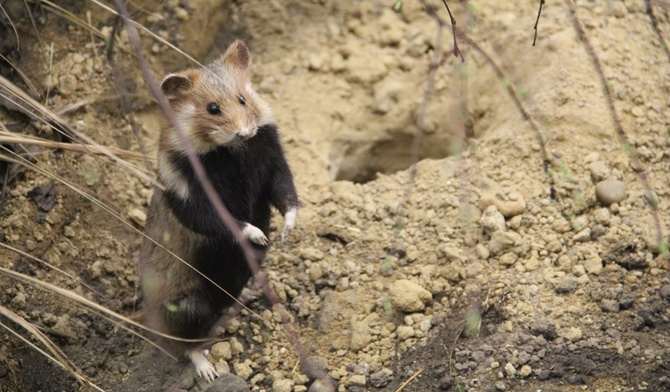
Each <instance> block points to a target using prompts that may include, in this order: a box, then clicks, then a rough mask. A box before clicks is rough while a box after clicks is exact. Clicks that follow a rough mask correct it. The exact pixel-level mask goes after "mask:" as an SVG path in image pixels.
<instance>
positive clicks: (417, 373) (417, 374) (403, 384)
mask: <svg viewBox="0 0 670 392" xmlns="http://www.w3.org/2000/svg"><path fill="white" fill-rule="evenodd" d="M424 370H425V369H424V368H421V369H419V370H417V371H416V372H414V374H412V377H410V378H408V379H407V381H405V382H404V383H402V385H401V386H400V387H398V389H396V390H395V392H400V391H402V390H403V389H404V388H405V387H406V386H407V385H409V383H411V382H412V380H414V379H415V378H417V377H418V376H419V375H420V374H421V373H423V371H424Z"/></svg>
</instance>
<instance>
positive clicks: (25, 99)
mask: <svg viewBox="0 0 670 392" xmlns="http://www.w3.org/2000/svg"><path fill="white" fill-rule="evenodd" d="M5 93H8V94H10V95H9V96H8V95H6V94H5ZM0 96H2V97H5V98H6V99H8V100H10V101H11V102H12V103H14V104H15V105H17V106H18V107H19V108H21V109H22V110H23V111H24V112H25V113H27V114H28V115H29V116H31V117H33V118H35V119H37V120H38V121H42V122H43V123H45V124H47V125H49V126H51V127H52V129H53V130H54V131H56V132H59V133H61V134H64V135H66V136H68V137H74V138H75V139H76V140H78V141H81V142H82V144H81V145H82V146H87V147H86V148H91V149H93V148H95V149H97V150H98V151H100V152H102V153H103V155H105V156H107V157H108V158H110V159H112V160H113V161H114V162H115V163H117V164H119V165H120V166H122V167H124V168H125V169H127V170H129V171H130V172H131V173H133V174H134V175H136V176H138V177H139V178H142V179H143V180H145V181H148V182H151V183H156V182H155V180H154V179H153V178H152V177H151V176H148V175H146V174H145V173H143V172H142V171H141V170H139V169H138V168H137V167H136V166H134V165H132V164H130V163H128V162H126V161H124V160H123V159H121V158H119V157H118V156H116V155H114V154H112V153H110V152H109V149H108V148H107V147H103V146H101V145H100V144H98V143H96V142H95V141H94V140H93V139H91V138H90V137H88V136H86V135H84V134H83V133H81V132H78V131H76V130H74V129H72V128H71V127H70V126H69V125H67V122H66V121H65V120H64V119H63V118H62V117H61V116H59V115H58V114H57V113H55V112H53V111H52V110H51V109H49V108H47V107H46V106H44V105H43V104H41V103H40V102H37V101H36V100H35V99H33V98H32V97H31V96H29V95H28V94H26V92H25V91H23V90H21V89H20V88H18V87H17V86H16V85H15V84H14V83H12V82H10V81H9V80H7V79H5V78H4V77H2V76H0ZM36 113H39V114H41V115H38V114H36ZM54 124H55V125H54Z"/></svg>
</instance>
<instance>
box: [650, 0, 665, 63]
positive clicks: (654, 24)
mask: <svg viewBox="0 0 670 392" xmlns="http://www.w3.org/2000/svg"><path fill="white" fill-rule="evenodd" d="M653 3H654V1H653V0H645V1H644V4H645V8H646V11H647V15H649V19H650V20H651V25H652V27H653V28H654V31H655V32H656V35H657V36H658V42H660V43H661V46H662V47H663V50H664V51H665V55H666V56H668V61H670V49H668V43H667V42H665V38H663V34H661V29H659V28H658V20H657V19H656V15H655V14H654V8H653V5H652V4H653Z"/></svg>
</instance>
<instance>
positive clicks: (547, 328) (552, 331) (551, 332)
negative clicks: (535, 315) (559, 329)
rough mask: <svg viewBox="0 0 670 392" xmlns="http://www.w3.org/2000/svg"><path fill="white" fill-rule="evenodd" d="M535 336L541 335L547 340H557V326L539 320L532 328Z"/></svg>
mask: <svg viewBox="0 0 670 392" xmlns="http://www.w3.org/2000/svg"><path fill="white" fill-rule="evenodd" d="M530 331H531V332H532V333H533V334H534V335H541V336H542V337H543V338H545V339H546V340H554V339H556V326H555V325H554V324H552V323H550V322H549V321H546V320H538V321H536V322H535V324H533V326H532V327H531V328H530Z"/></svg>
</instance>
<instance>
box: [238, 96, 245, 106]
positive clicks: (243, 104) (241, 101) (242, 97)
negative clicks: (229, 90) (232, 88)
mask: <svg viewBox="0 0 670 392" xmlns="http://www.w3.org/2000/svg"><path fill="white" fill-rule="evenodd" d="M237 100H238V101H240V104H241V105H242V106H245V105H246V104H247V100H246V99H244V96H243V95H242V94H240V95H238V96H237Z"/></svg>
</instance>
